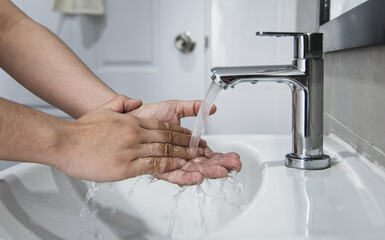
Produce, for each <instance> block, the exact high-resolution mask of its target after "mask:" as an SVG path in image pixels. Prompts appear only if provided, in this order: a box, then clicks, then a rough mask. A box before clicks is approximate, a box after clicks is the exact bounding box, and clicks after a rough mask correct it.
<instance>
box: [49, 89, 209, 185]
mask: <svg viewBox="0 0 385 240" xmlns="http://www.w3.org/2000/svg"><path fill="white" fill-rule="evenodd" d="M140 105H141V101H138V100H133V99H129V98H127V97H124V96H118V97H115V98H114V99H112V100H111V101H110V102H108V103H106V104H105V105H103V106H101V107H99V108H96V109H95V110H93V111H90V112H89V113H87V114H85V115H84V116H83V117H81V118H79V119H78V120H76V121H69V123H67V125H65V126H63V131H62V132H61V137H60V138H59V140H58V143H57V147H55V148H54V149H55V152H56V154H55V156H59V157H57V160H56V163H55V166H56V167H57V168H58V169H59V170H60V171H62V172H64V173H66V174H68V175H71V176H73V177H76V178H80V179H84V180H91V181H96V182H102V181H103V182H104V181H117V180H122V179H126V178H130V177H135V176H139V175H143V174H152V175H154V176H160V177H162V176H163V175H162V174H163V173H165V172H170V171H172V170H175V169H180V168H181V167H183V166H185V163H186V159H193V158H195V157H198V156H204V151H203V149H202V148H200V151H198V152H195V153H190V152H189V151H187V150H188V145H189V141H190V134H191V132H190V131H189V130H187V129H185V128H182V127H180V126H179V125H176V124H172V123H168V122H165V121H159V120H154V119H140V118H138V117H135V116H134V115H131V114H122V113H125V112H128V111H131V110H133V109H135V108H138V107H139V106H140ZM202 144H203V145H204V143H202ZM170 175H171V176H170ZM164 176H170V177H163V178H164V179H166V180H167V179H172V174H171V173H168V175H164ZM172 180H173V182H176V183H180V184H183V183H184V180H183V179H172Z"/></svg>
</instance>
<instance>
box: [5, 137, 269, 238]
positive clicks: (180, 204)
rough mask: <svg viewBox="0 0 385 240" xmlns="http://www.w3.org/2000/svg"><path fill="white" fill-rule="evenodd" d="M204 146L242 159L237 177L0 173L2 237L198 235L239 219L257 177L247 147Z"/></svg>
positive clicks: (21, 168)
mask: <svg viewBox="0 0 385 240" xmlns="http://www.w3.org/2000/svg"><path fill="white" fill-rule="evenodd" d="M210 142H211V146H212V147H213V149H214V150H217V151H226V152H230V151H234V152H237V153H239V154H240V155H241V158H242V159H243V170H242V171H241V172H240V173H239V174H237V175H236V177H235V178H233V179H217V180H210V181H207V180H205V181H204V183H203V184H202V185H201V186H199V187H197V186H192V187H185V188H181V187H179V186H177V185H175V184H170V183H167V182H164V181H153V180H151V178H150V177H149V176H146V177H138V178H134V179H128V180H126V181H121V182H115V183H103V184H95V183H90V182H82V181H79V180H77V179H74V178H72V177H68V176H66V175H64V174H62V173H61V172H59V171H57V170H56V169H54V168H50V167H47V166H43V165H38V164H30V163H23V164H19V165H17V166H14V167H12V168H9V169H7V170H5V171H3V172H1V173H0V216H1V217H0V225H1V226H0V239H3V238H4V239H49V240H54V239H71V240H72V239H87V240H88V239H108V240H110V239H111V240H113V239H138V240H139V239H166V238H171V237H172V239H191V238H200V237H201V236H202V235H204V234H206V232H210V231H215V229H218V228H220V226H222V225H224V224H226V223H227V222H229V221H231V220H232V219H234V218H235V217H236V216H237V215H238V214H240V213H241V212H242V211H243V210H244V209H245V208H246V207H247V205H248V203H249V202H251V201H252V200H253V198H254V196H255V195H256V193H257V191H258V189H259V188H260V185H261V179H262V178H261V177H262V175H263V174H262V171H261V169H260V166H261V159H260V158H259V155H258V153H257V152H256V151H255V149H253V148H252V147H250V146H249V145H247V144H244V143H241V142H237V141H230V142H228V141H227V140H224V141H223V140H221V139H219V138H218V139H215V138H213V139H211V138H210Z"/></svg>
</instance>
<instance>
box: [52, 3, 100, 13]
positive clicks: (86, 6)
mask: <svg viewBox="0 0 385 240" xmlns="http://www.w3.org/2000/svg"><path fill="white" fill-rule="evenodd" d="M53 10H54V11H58V12H62V13H67V14H90V15H103V14H104V0H54V2H53Z"/></svg>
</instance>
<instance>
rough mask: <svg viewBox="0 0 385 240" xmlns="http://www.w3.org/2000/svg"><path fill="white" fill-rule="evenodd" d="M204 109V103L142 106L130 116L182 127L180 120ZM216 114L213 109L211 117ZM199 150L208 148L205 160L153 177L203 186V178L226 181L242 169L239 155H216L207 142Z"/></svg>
mask: <svg viewBox="0 0 385 240" xmlns="http://www.w3.org/2000/svg"><path fill="white" fill-rule="evenodd" d="M201 105H202V102H201V101H176V100H174V101H164V102H159V103H151V104H145V105H142V106H141V107H139V108H138V109H135V110H134V111H131V112H130V114H133V115H134V116H137V117H140V118H152V119H157V120H162V121H168V122H171V123H174V124H178V125H179V124H180V119H181V118H183V117H188V116H196V115H197V114H198V111H199V108H200V107H201ZM215 111H216V106H215V105H214V106H213V107H212V108H211V110H210V114H213V113H215ZM199 146H200V147H203V148H205V156H200V157H196V158H194V159H192V160H190V161H187V162H186V164H184V165H183V166H182V168H181V169H176V170H173V171H170V172H166V173H163V174H154V176H155V177H157V178H159V179H162V180H165V181H168V182H172V183H176V184H179V185H194V184H199V183H201V182H202V181H203V180H204V178H223V177H227V175H228V172H229V171H232V170H235V171H239V170H240V169H241V167H242V164H241V162H240V160H239V155H238V154H236V153H227V154H222V153H214V152H212V151H211V149H209V148H208V147H207V143H206V141H204V140H201V142H200V145H199Z"/></svg>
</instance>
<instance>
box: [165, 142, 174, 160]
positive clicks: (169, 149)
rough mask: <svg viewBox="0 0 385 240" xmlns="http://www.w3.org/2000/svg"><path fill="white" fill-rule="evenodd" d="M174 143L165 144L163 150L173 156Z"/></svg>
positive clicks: (167, 154)
mask: <svg viewBox="0 0 385 240" xmlns="http://www.w3.org/2000/svg"><path fill="white" fill-rule="evenodd" d="M174 150H175V148H174V145H172V144H170V143H166V144H164V145H163V152H164V153H165V154H166V156H169V157H170V156H173V154H174Z"/></svg>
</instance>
